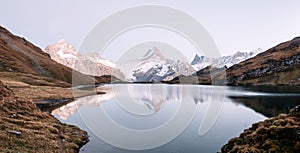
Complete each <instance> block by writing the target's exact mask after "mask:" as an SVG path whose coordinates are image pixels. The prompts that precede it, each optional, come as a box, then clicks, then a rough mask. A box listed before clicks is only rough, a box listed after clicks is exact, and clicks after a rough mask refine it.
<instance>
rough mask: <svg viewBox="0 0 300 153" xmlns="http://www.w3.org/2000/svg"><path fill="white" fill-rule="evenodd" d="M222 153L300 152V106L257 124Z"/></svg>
mask: <svg viewBox="0 0 300 153" xmlns="http://www.w3.org/2000/svg"><path fill="white" fill-rule="evenodd" d="M221 152H222V153H240V152H249V153H261V152H274V153H275V152H300V105H298V106H296V107H295V108H293V109H291V111H290V113H289V114H280V115H278V116H276V117H272V118H270V119H267V120H265V121H262V122H259V123H255V124H253V125H252V127H251V128H249V129H246V130H245V131H244V132H243V133H241V134H240V136H239V137H236V138H232V139H231V140H229V142H228V143H227V144H225V145H224V146H223V147H222V151H221Z"/></svg>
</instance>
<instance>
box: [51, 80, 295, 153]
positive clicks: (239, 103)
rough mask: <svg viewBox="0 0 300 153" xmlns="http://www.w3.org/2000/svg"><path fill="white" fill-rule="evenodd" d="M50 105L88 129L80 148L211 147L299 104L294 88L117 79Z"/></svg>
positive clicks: (150, 152)
mask: <svg viewBox="0 0 300 153" xmlns="http://www.w3.org/2000/svg"><path fill="white" fill-rule="evenodd" d="M99 90H100V91H105V92H106V94H103V95H93V96H88V97H83V98H80V99H78V100H76V101H74V102H71V103H69V104H67V105H65V106H62V107H60V108H58V109H55V110H54V111H53V112H52V114H53V115H54V116H55V117H57V118H58V119H59V120H60V121H62V122H64V123H68V124H73V125H76V126H78V127H80V128H81V129H84V130H86V131H88V133H89V135H90V141H89V142H88V143H87V144H86V145H84V146H83V147H82V148H81V150H80V151H81V152H83V153H95V152H100V153H112V152H113V153H132V152H146V153H158V152H162V153H183V152H184V153H196V152H197V153H198V152H200V153H215V152H218V151H220V148H221V147H222V146H223V145H224V144H225V143H226V142H227V141H228V140H229V139H231V138H233V137H236V136H238V135H239V134H240V133H241V132H243V130H244V129H247V128H249V127H250V126H251V125H252V124H253V123H255V122H258V121H263V120H265V119H266V118H268V117H271V116H275V115H278V114H279V113H283V112H287V111H288V110H289V109H290V108H292V107H294V106H296V105H297V104H300V95H299V94H298V93H300V89H299V88H261V87H259V88H258V87H257V88H240V87H216V86H202V85H198V86H195V85H166V84H120V85H117V84H115V85H105V86H101V87H99Z"/></svg>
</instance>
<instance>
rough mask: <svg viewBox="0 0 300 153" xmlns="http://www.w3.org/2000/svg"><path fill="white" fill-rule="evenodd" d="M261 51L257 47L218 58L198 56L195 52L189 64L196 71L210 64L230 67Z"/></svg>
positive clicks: (218, 66)
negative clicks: (249, 50)
mask: <svg viewBox="0 0 300 153" xmlns="http://www.w3.org/2000/svg"><path fill="white" fill-rule="evenodd" d="M262 51H263V50H262V49H260V48H259V49H257V50H254V51H251V52H237V53H235V54H233V55H228V56H222V57H219V58H209V57H205V56H199V55H198V54H196V56H195V57H194V59H193V61H192V62H191V65H192V67H193V68H194V69H195V70H196V71H199V70H201V69H204V68H205V67H207V66H210V65H211V66H214V67H217V68H221V67H224V66H226V67H231V66H233V65H234V64H238V63H240V62H242V61H244V60H247V59H249V58H251V57H254V56H256V55H257V54H259V53H261V52H262Z"/></svg>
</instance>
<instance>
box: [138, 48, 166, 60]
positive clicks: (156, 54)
mask: <svg viewBox="0 0 300 153" xmlns="http://www.w3.org/2000/svg"><path fill="white" fill-rule="evenodd" d="M148 59H156V60H165V57H164V56H163V54H162V53H161V52H160V50H159V49H158V48H157V47H153V48H152V49H149V50H148V52H147V53H146V54H145V55H144V56H143V58H142V60H148Z"/></svg>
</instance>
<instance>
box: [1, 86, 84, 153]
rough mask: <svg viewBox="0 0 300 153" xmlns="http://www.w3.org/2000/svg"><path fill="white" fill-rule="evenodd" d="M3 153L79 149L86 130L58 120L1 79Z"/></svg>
mask: <svg viewBox="0 0 300 153" xmlns="http://www.w3.org/2000/svg"><path fill="white" fill-rule="evenodd" d="M0 110H1V111H0V118H1V119H0V129H1V130H0V139H1V144H0V150H1V152H2V151H3V152H78V151H79V149H80V147H81V146H82V145H84V144H85V143H87V142H88V134H87V132H85V131H83V130H81V129H79V128H78V127H76V126H73V125H67V124H63V123H61V122H59V121H58V120H57V119H56V118H54V117H53V116H52V115H51V114H50V113H48V112H42V111H41V110H40V109H38V108H37V107H36V106H35V104H33V103H32V102H31V101H30V100H28V99H26V98H20V97H17V96H16V95H15V93H14V92H13V91H12V90H11V89H10V88H8V87H7V86H5V85H3V83H2V82H1V81H0Z"/></svg>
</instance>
